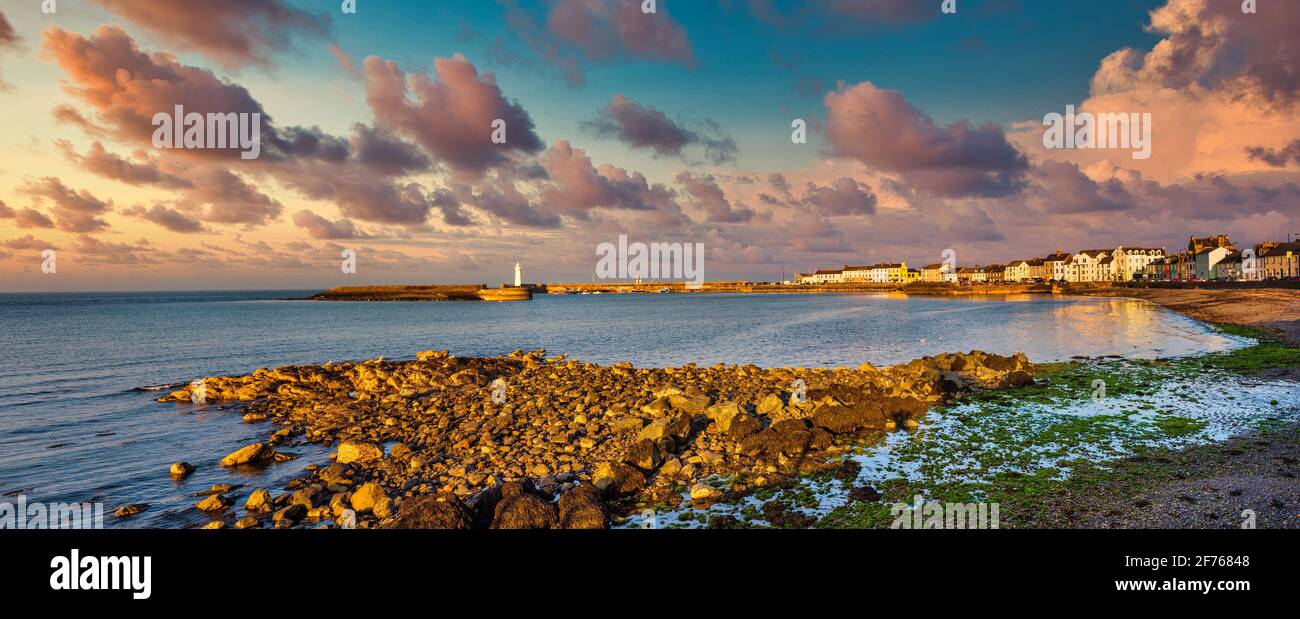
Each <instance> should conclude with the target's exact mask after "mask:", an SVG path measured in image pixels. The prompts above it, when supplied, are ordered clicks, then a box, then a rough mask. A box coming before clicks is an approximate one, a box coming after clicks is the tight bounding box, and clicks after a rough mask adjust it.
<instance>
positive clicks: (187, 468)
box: [169, 462, 194, 477]
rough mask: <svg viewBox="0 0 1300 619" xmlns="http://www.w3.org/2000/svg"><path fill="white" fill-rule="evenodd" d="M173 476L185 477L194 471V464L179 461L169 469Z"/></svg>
mask: <svg viewBox="0 0 1300 619" xmlns="http://www.w3.org/2000/svg"><path fill="white" fill-rule="evenodd" d="M169 472H170V473H171V476H172V477H185V476H187V475H189V474H190V473H193V472H194V465H193V464H190V463H189V462H177V463H175V464H173V465H172V466H171V469H170V470H169Z"/></svg>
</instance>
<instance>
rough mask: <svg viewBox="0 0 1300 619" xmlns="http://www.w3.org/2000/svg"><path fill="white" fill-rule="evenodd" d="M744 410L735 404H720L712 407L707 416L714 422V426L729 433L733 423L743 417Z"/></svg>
mask: <svg viewBox="0 0 1300 619" xmlns="http://www.w3.org/2000/svg"><path fill="white" fill-rule="evenodd" d="M744 413H745V411H744V410H742V409H741V408H740V405H739V404H736V403H735V402H718V403H717V404H714V405H713V406H710V407H709V409H708V410H706V411H705V414H706V415H708V416H709V419H712V420H713V424H714V426H716V427H717V428H718V430H719V431H721V432H727V431H728V430H730V429H731V422H732V421H733V420H734V419H735V418H736V417H738V416H740V415H743V414H744Z"/></svg>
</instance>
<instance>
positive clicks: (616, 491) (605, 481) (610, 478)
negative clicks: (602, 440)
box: [591, 462, 645, 496]
mask: <svg viewBox="0 0 1300 619" xmlns="http://www.w3.org/2000/svg"><path fill="white" fill-rule="evenodd" d="M591 483H592V485H594V486H596V488H597V489H599V490H600V491H601V492H604V493H605V494H608V495H614V496H623V495H628V494H633V493H636V492H638V491H640V490H641V489H642V488H644V487H645V475H643V474H642V473H641V471H638V470H637V469H636V468H635V467H632V466H629V465H627V464H623V463H621V462H602V463H600V464H597V465H596V471H595V472H594V473H593V474H592V476H591Z"/></svg>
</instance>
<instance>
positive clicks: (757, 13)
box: [744, 0, 940, 30]
mask: <svg viewBox="0 0 1300 619" xmlns="http://www.w3.org/2000/svg"><path fill="white" fill-rule="evenodd" d="M744 1H745V3H746V6H747V7H748V9H749V11H750V13H751V14H752V15H753V16H754V17H755V18H757V19H759V20H760V21H763V22H765V23H768V24H770V25H773V26H777V27H786V26H791V25H796V24H801V23H804V22H808V21H815V22H817V23H818V24H822V25H825V26H827V27H829V28H831V29H833V30H845V29H846V28H848V27H850V26H852V27H861V26H863V25H871V24H887V25H896V24H907V23H916V22H920V21H925V20H928V19H933V18H935V17H938V16H939V9H940V2H939V0H935V1H934V2H929V1H927V0H807V1H805V2H802V3H799V4H798V5H797V6H795V7H792V8H791V9H789V10H786V9H783V8H782V6H781V5H780V4H779V3H778V1H777V0H744Z"/></svg>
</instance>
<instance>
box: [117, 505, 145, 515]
mask: <svg viewBox="0 0 1300 619" xmlns="http://www.w3.org/2000/svg"><path fill="white" fill-rule="evenodd" d="M148 509H149V504H148V503H132V504H130V505H123V506H121V507H119V508H117V511H115V512H113V515H114V516H117V517H118V518H129V517H131V516H135V515H137V514H142V513H144V512H145V510H148Z"/></svg>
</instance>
